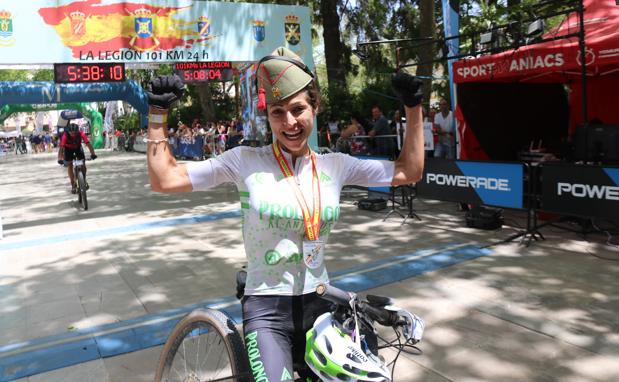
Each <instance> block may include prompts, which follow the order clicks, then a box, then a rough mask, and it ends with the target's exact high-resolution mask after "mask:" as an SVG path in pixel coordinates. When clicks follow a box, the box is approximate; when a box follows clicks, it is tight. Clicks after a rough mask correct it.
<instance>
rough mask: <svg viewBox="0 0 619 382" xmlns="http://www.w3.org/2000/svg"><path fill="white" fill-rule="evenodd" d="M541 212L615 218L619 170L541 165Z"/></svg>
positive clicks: (618, 208) (618, 203) (617, 203)
mask: <svg viewBox="0 0 619 382" xmlns="http://www.w3.org/2000/svg"><path fill="white" fill-rule="evenodd" d="M541 204H542V205H541V209H542V210H543V211H549V212H556V213H560V214H562V215H578V216H586V217H600V218H611V219H616V218H617V217H619V168H618V167H599V166H586V165H574V164H544V165H543V167H542V195H541Z"/></svg>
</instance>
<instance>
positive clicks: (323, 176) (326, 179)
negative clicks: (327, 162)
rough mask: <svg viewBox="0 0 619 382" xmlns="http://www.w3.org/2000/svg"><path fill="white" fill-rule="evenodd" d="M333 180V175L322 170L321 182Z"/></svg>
mask: <svg viewBox="0 0 619 382" xmlns="http://www.w3.org/2000/svg"><path fill="white" fill-rule="evenodd" d="M330 181H331V177H330V176H329V175H327V174H325V172H324V171H321V172H320V182H321V183H327V182H330Z"/></svg>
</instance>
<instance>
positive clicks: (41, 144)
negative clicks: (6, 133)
mask: <svg viewBox="0 0 619 382" xmlns="http://www.w3.org/2000/svg"><path fill="white" fill-rule="evenodd" d="M56 147H58V137H56V136H55V135H53V134H50V133H49V132H46V131H43V132H40V133H33V134H30V135H28V136H23V135H20V136H17V137H11V138H0V151H2V152H3V153H9V152H15V154H38V153H51V152H52V151H53V150H54V148H56Z"/></svg>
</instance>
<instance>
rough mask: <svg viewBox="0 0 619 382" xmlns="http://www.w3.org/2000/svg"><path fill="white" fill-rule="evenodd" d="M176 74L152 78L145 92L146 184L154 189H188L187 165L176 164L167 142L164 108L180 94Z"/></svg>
mask: <svg viewBox="0 0 619 382" xmlns="http://www.w3.org/2000/svg"><path fill="white" fill-rule="evenodd" d="M183 86H184V85H183V83H182V81H181V79H180V78H179V77H178V76H175V75H174V76H162V77H159V78H156V79H154V80H153V81H152V82H151V84H150V89H149V91H148V92H147V93H148V103H149V105H150V106H149V109H148V134H147V138H146V141H147V148H146V158H147V161H148V177H149V179H150V187H151V189H152V190H153V191H156V192H189V191H191V190H192V186H191V181H190V180H189V175H188V174H187V167H186V166H185V165H184V164H179V163H177V162H176V159H175V158H174V156H173V155H172V150H171V148H170V146H169V145H168V141H167V140H168V131H167V126H168V123H167V122H168V110H169V108H170V106H171V105H172V104H173V103H174V102H176V101H178V100H179V99H180V98H181V96H182V95H183Z"/></svg>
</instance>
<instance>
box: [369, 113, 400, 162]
mask: <svg viewBox="0 0 619 382" xmlns="http://www.w3.org/2000/svg"><path fill="white" fill-rule="evenodd" d="M372 120H373V121H374V125H373V126H372V130H370V132H369V133H368V135H369V136H371V137H374V138H375V149H374V154H375V155H379V156H387V157H392V156H393V155H395V142H394V139H393V138H392V137H383V136H385V135H391V129H390V128H389V121H388V120H387V118H385V116H384V115H383V111H382V110H381V108H380V106H378V105H375V106H373V107H372Z"/></svg>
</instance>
